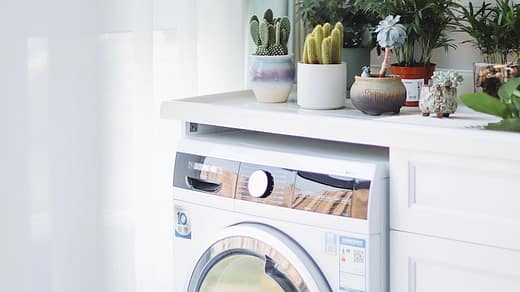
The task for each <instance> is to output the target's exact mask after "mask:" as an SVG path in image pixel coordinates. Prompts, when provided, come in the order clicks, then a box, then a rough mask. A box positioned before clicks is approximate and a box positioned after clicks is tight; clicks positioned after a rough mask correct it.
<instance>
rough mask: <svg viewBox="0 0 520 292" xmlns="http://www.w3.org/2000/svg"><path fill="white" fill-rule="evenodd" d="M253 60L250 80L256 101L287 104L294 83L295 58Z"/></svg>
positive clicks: (264, 57) (258, 57)
mask: <svg viewBox="0 0 520 292" xmlns="http://www.w3.org/2000/svg"><path fill="white" fill-rule="evenodd" d="M251 59H252V60H251V67H250V68H249V80H250V81H251V88H252V89H253V92H254V93H255V96H256V100H257V101H259V102H265V103H277V102H287V98H288V97H289V94H290V93H291V89H292V86H293V83H294V63H293V56H292V55H283V56H251Z"/></svg>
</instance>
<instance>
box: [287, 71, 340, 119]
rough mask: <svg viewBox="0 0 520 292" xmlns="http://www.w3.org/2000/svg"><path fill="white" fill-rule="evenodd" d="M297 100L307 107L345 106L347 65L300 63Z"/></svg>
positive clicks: (335, 107) (328, 107) (300, 104)
mask: <svg viewBox="0 0 520 292" xmlns="http://www.w3.org/2000/svg"><path fill="white" fill-rule="evenodd" d="M297 88H298V90H297V93H298V97H297V102H298V105H299V106H300V107H302V108H305V109H337V108H341V107H344V106H345V104H346V97H347V65H346V64H345V63H341V64H304V63H301V62H300V63H298V84H297Z"/></svg>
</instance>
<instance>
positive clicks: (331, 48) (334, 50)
mask: <svg viewBox="0 0 520 292" xmlns="http://www.w3.org/2000/svg"><path fill="white" fill-rule="evenodd" d="M342 38H343V25H342V24H341V22H337V23H336V25H335V26H334V29H332V30H331V26H330V23H328V22H327V23H325V24H324V25H321V24H318V25H316V27H315V28H314V30H313V31H312V32H311V33H309V34H308V35H307V37H306V39H305V44H304V46H303V62H304V63H305V64H340V63H341V61H342V54H343V50H342V46H341V43H342Z"/></svg>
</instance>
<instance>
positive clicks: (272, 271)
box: [264, 255, 298, 292]
mask: <svg viewBox="0 0 520 292" xmlns="http://www.w3.org/2000/svg"><path fill="white" fill-rule="evenodd" d="M264 272H265V274H266V275H268V276H269V277H271V278H272V279H273V280H274V281H275V282H276V283H278V285H280V287H281V288H282V289H283V291H284V292H297V291H298V290H297V289H296V287H295V286H294V284H293V283H291V281H290V280H289V279H288V278H287V276H285V274H284V273H282V272H281V271H280V270H279V269H278V267H277V265H276V263H275V262H274V261H273V259H271V258H270V257H269V256H267V255H265V265H264Z"/></svg>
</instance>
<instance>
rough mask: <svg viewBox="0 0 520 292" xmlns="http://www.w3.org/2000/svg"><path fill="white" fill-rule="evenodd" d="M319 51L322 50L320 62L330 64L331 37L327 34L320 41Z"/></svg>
mask: <svg viewBox="0 0 520 292" xmlns="http://www.w3.org/2000/svg"><path fill="white" fill-rule="evenodd" d="M321 52H322V55H323V57H322V59H323V62H322V64H331V63H332V60H331V55H330V53H331V37H330V36H328V37H326V38H325V39H323V42H322V43H321Z"/></svg>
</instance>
